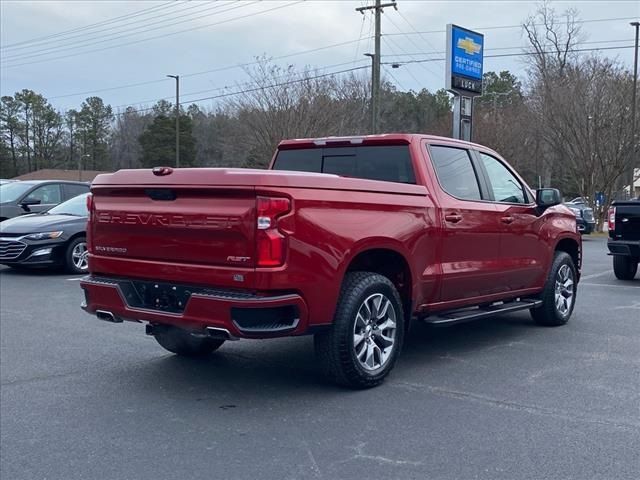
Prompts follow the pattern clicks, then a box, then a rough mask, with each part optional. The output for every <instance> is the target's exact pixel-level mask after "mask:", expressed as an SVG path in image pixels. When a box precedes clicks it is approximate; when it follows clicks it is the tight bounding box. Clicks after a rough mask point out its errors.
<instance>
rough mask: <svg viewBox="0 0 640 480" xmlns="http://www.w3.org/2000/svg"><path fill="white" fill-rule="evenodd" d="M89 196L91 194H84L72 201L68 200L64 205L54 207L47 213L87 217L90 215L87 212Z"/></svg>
mask: <svg viewBox="0 0 640 480" xmlns="http://www.w3.org/2000/svg"><path fill="white" fill-rule="evenodd" d="M87 195H89V194H88V193H83V194H82V195H78V196H77V197H73V198H72V199H71V200H67V201H66V202H64V203H61V204H60V205H58V206H56V207H53V208H52V209H51V210H49V211H48V212H47V213H48V214H49V215H75V216H77V217H86V216H88V214H89V213H88V211H87Z"/></svg>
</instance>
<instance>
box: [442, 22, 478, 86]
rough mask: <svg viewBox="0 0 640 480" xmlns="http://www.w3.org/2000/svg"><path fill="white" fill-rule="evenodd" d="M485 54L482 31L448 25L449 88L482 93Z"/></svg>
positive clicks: (447, 70)
mask: <svg viewBox="0 0 640 480" xmlns="http://www.w3.org/2000/svg"><path fill="white" fill-rule="evenodd" d="M483 56H484V36H483V35H482V34H481V33H478V32H474V31H471V30H467V29H466V28H462V27H458V26H457V25H452V24H449V25H447V69H446V75H447V78H446V86H447V90H454V91H459V92H460V93H464V94H469V93H471V94H474V93H475V94H478V93H482V60H483Z"/></svg>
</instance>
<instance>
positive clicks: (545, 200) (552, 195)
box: [536, 188, 562, 208]
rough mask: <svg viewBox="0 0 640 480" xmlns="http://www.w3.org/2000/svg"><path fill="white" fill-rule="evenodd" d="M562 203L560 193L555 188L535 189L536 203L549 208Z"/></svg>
mask: <svg viewBox="0 0 640 480" xmlns="http://www.w3.org/2000/svg"><path fill="white" fill-rule="evenodd" d="M561 203H562V195H561V194H560V190H558V189H557V188H539V189H538V190H536V205H538V206H539V207H540V208H549V207H553V206H554V205H560V204H561Z"/></svg>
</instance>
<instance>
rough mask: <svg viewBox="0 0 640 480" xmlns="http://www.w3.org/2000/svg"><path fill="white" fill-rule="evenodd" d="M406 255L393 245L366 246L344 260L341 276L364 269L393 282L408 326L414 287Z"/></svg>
mask: <svg viewBox="0 0 640 480" xmlns="http://www.w3.org/2000/svg"><path fill="white" fill-rule="evenodd" d="M407 258H408V255H407V254H406V253H405V252H403V251H401V249H399V248H397V247H395V246H393V245H389V244H386V245H375V246H374V245H371V246H366V247H363V248H361V249H359V250H358V251H356V252H354V254H353V255H352V256H351V257H350V258H349V261H348V262H345V268H344V271H343V275H342V277H343V278H344V276H345V275H346V274H347V273H349V272H357V271H366V272H374V273H378V274H380V275H383V276H385V277H387V278H388V279H389V280H391V282H392V283H393V284H394V286H395V287H396V289H397V290H398V293H399V294H400V298H401V299H402V304H403V305H402V307H403V309H404V313H405V319H406V321H405V327H408V325H409V320H410V318H411V315H412V312H413V300H414V298H415V295H414V292H413V289H414V287H415V282H414V277H413V271H412V269H411V264H410V263H409V261H408V260H407Z"/></svg>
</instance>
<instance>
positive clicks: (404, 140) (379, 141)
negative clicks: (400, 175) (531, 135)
mask: <svg viewBox="0 0 640 480" xmlns="http://www.w3.org/2000/svg"><path fill="white" fill-rule="evenodd" d="M420 140H427V141H429V142H446V143H448V144H459V145H460V146H463V147H467V148H468V147H477V148H478V147H479V148H484V149H486V147H484V146H482V145H479V144H477V143H472V142H466V141H463V140H456V139H454V138H449V137H440V136H437V135H426V134H421V133H382V134H377V135H351V136H345V137H317V138H295V139H289V140H282V141H281V142H280V143H279V144H278V148H279V149H283V150H284V149H288V148H299V147H302V148H313V147H320V146H326V145H332V144H336V145H408V144H410V143H413V142H414V141H420Z"/></svg>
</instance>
